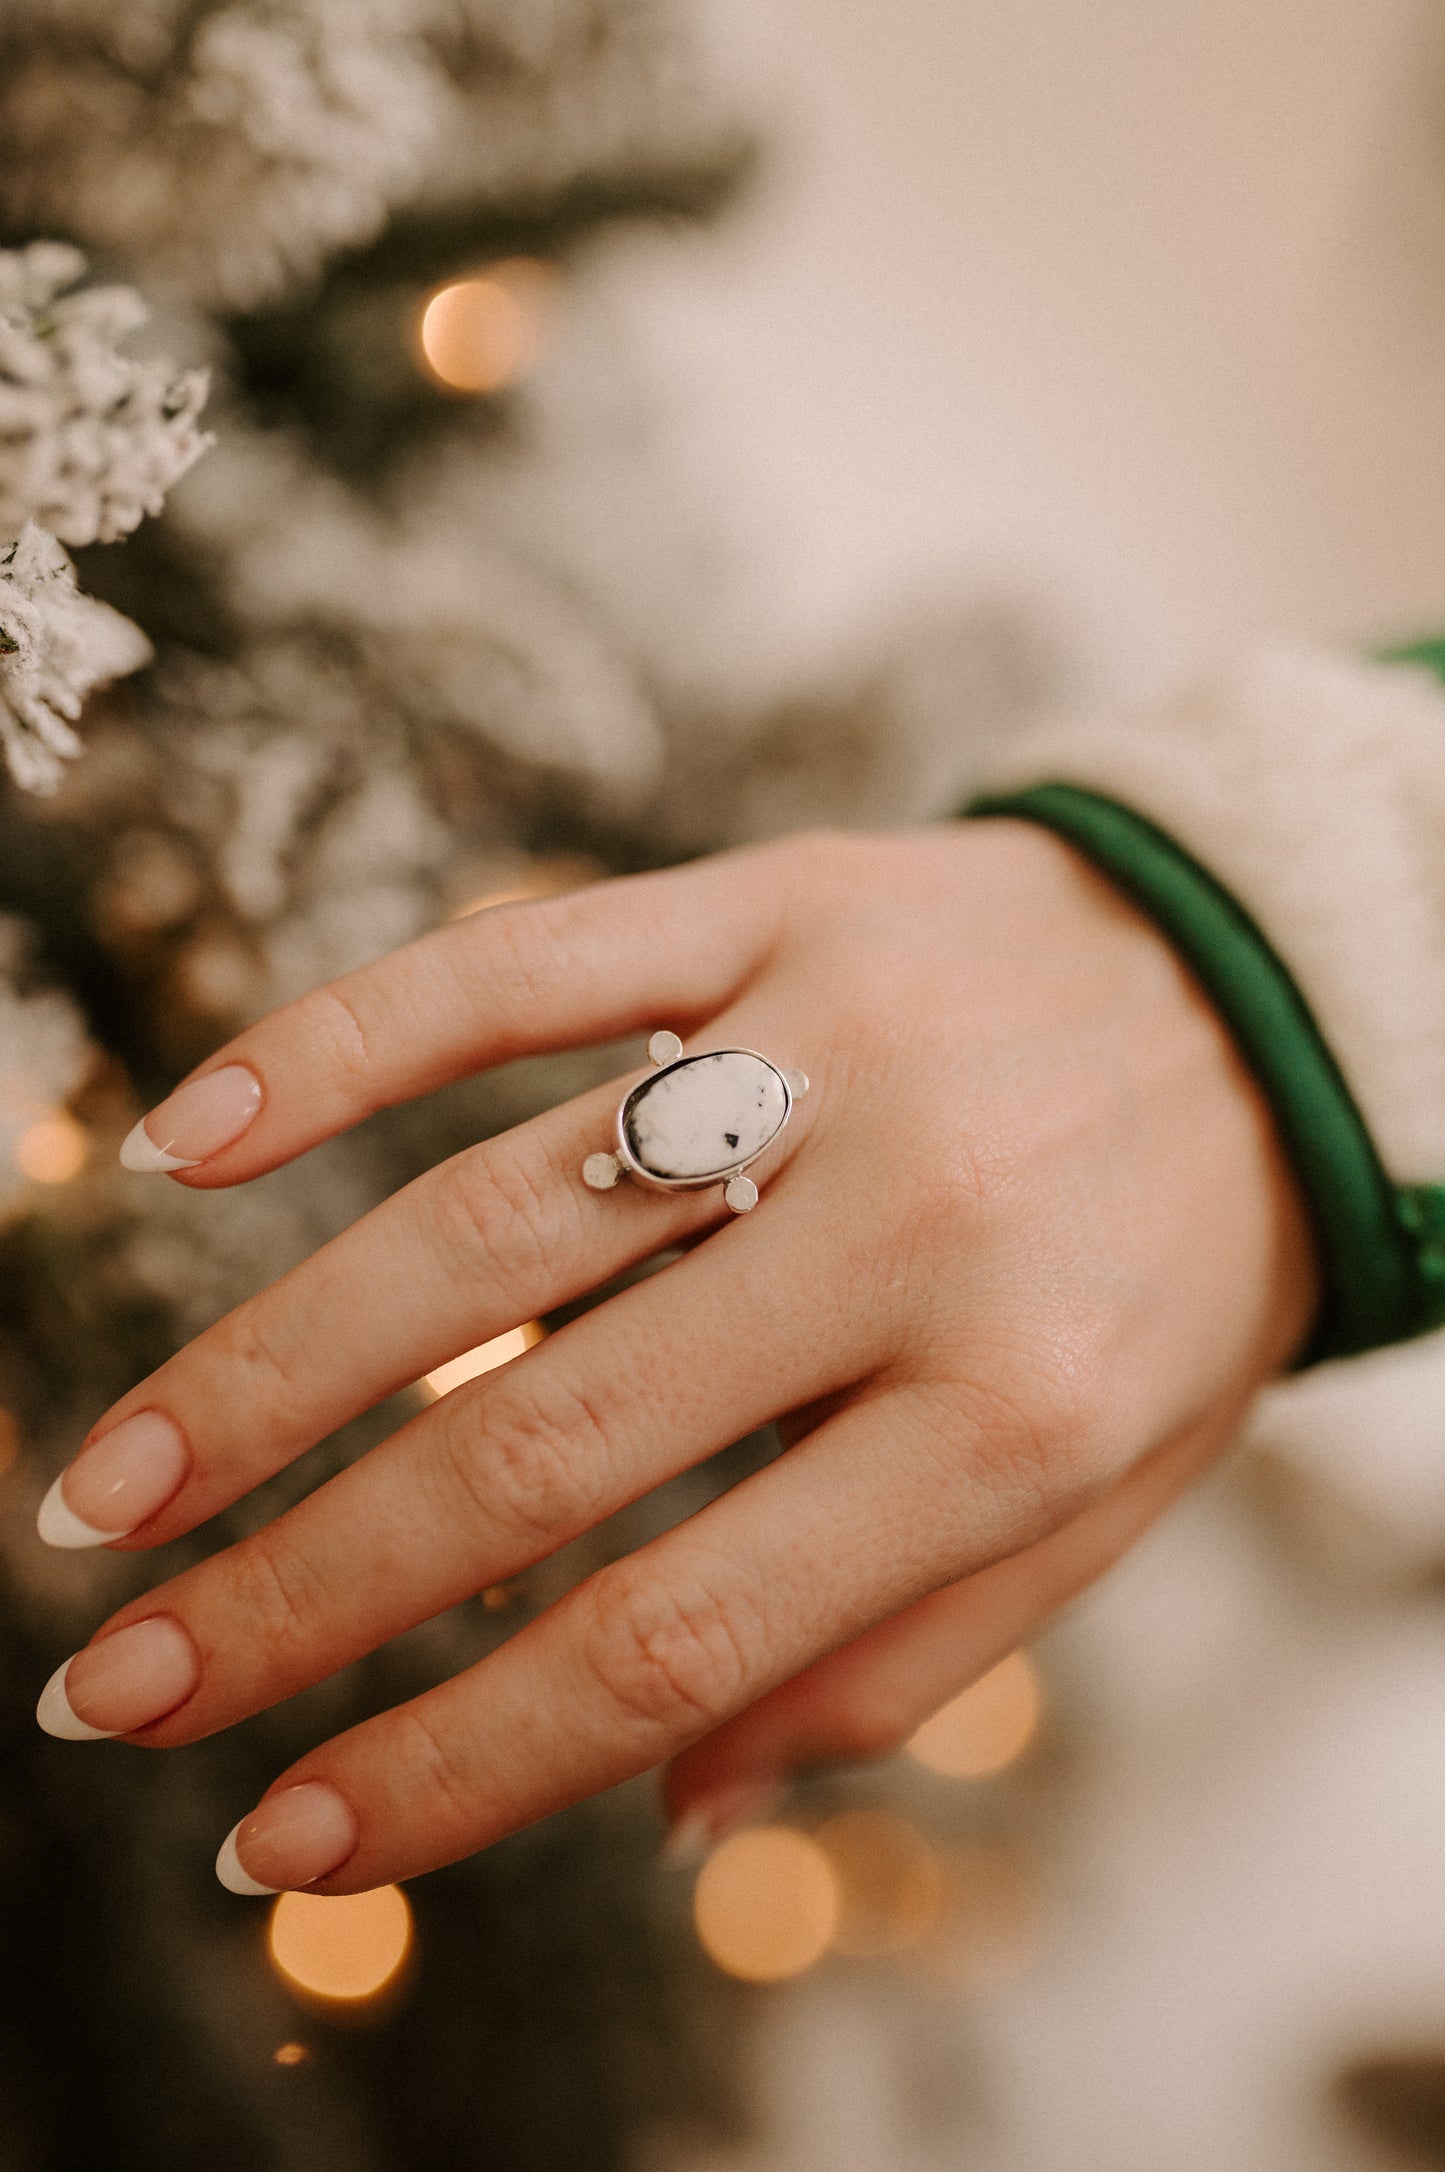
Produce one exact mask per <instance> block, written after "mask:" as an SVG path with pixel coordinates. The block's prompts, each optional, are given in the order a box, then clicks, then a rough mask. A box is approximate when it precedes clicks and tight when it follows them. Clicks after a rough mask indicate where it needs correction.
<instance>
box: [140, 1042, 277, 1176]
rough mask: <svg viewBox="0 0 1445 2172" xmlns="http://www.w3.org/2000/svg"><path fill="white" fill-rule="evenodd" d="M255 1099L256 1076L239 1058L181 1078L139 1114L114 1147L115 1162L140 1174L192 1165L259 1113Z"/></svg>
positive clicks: (231, 1138) (257, 1097) (257, 1089)
mask: <svg viewBox="0 0 1445 2172" xmlns="http://www.w3.org/2000/svg"><path fill="white" fill-rule="evenodd" d="M261 1098H262V1097H261V1081H260V1080H259V1079H258V1078H257V1076H256V1074H255V1072H254V1071H252V1070H249V1069H248V1068H247V1066H246V1065H245V1064H244V1063H227V1064H223V1065H222V1067H221V1069H220V1070H219V1071H208V1072H207V1073H206V1075H205V1077H204V1078H193V1079H187V1081H186V1083H185V1085H184V1086H178V1087H177V1088H176V1090H175V1092H174V1093H173V1094H171V1095H169V1096H168V1097H167V1098H166V1100H164V1101H162V1102H161V1104H160V1106H159V1107H158V1108H154V1109H152V1110H151V1112H150V1114H149V1116H143V1117H142V1118H141V1120H140V1122H139V1123H138V1124H137V1125H136V1126H135V1129H134V1130H133V1131H132V1132H130V1134H129V1135H128V1137H127V1138H126V1141H125V1144H124V1145H123V1146H122V1148H121V1150H120V1158H121V1163H122V1165H123V1166H124V1167H125V1168H127V1169H135V1170H138V1171H139V1172H140V1173H141V1174H142V1175H145V1176H149V1175H152V1174H153V1173H155V1172H156V1171H158V1170H171V1169H195V1168H197V1167H199V1165H200V1163H201V1162H203V1161H209V1160H210V1158H211V1156H212V1155H213V1154H219V1153H220V1151H221V1148H222V1147H223V1146H233V1145H234V1144H235V1142H236V1140H237V1139H239V1138H240V1136H241V1134H242V1132H243V1131H245V1130H246V1129H247V1127H248V1125H250V1124H251V1123H252V1122H253V1121H254V1120H255V1118H256V1117H257V1116H258V1115H259V1114H260V1109H261Z"/></svg>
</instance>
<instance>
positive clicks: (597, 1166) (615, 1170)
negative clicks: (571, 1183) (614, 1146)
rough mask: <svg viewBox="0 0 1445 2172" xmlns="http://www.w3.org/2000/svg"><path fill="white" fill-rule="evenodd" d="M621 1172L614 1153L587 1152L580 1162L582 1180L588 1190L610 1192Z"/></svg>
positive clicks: (620, 1166) (620, 1165)
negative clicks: (583, 1159) (581, 1162)
mask: <svg viewBox="0 0 1445 2172" xmlns="http://www.w3.org/2000/svg"><path fill="white" fill-rule="evenodd" d="M621 1174H622V1164H621V1163H620V1162H619V1161H618V1159H617V1156H616V1155H615V1154H589V1155H588V1156H587V1159H586V1161H584V1162H583V1164H582V1181H583V1183H584V1184H585V1185H586V1186H587V1188H588V1190H589V1191H594V1192H610V1191H611V1189H612V1187H613V1185H614V1184H615V1183H616V1182H617V1179H618V1178H619V1177H620V1176H621Z"/></svg>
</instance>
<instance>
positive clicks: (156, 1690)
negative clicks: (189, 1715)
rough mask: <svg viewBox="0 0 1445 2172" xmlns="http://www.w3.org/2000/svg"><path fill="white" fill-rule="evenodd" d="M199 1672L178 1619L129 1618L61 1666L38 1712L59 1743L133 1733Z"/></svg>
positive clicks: (177, 1699) (168, 1708) (161, 1712)
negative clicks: (132, 1620) (140, 1619)
mask: <svg viewBox="0 0 1445 2172" xmlns="http://www.w3.org/2000/svg"><path fill="white" fill-rule="evenodd" d="M200 1678H201V1663H200V1660H199V1659H198V1657H197V1656H196V1648H195V1646H194V1644H192V1642H191V1640H190V1638H189V1637H188V1636H187V1635H186V1632H185V1630H184V1629H183V1628H182V1627H181V1625H180V1623H179V1622H178V1621H172V1620H171V1619H170V1617H169V1615H166V1614H156V1615H153V1616H152V1618H151V1619H150V1620H149V1621H134V1622H131V1623H130V1625H129V1627H128V1628H125V1629H117V1630H116V1631H115V1633H114V1634H113V1635H112V1636H108V1637H102V1638H101V1639H100V1641H99V1643H97V1644H87V1646H86V1647H85V1650H84V1651H83V1652H77V1653H76V1654H75V1656H74V1658H72V1659H67V1660H66V1662H65V1664H64V1666H62V1667H57V1668H56V1670H55V1672H54V1674H52V1675H51V1677H50V1680H49V1681H48V1682H47V1683H46V1685H45V1687H44V1689H43V1690H42V1691H41V1693H40V1702H39V1704H38V1705H37V1706H36V1708H35V1717H36V1719H37V1720H38V1721H39V1722H40V1725H41V1726H42V1727H43V1728H44V1729H45V1732H46V1733H47V1734H48V1735H58V1736H59V1738H60V1740H61V1741H62V1742H100V1741H103V1740H105V1739H106V1737H108V1736H110V1735H128V1734H133V1733H134V1732H135V1730H136V1728H137V1727H148V1726H149V1725H150V1723H151V1721H152V1720H158V1719H163V1718H164V1717H165V1715H166V1713H167V1712H174V1711H175V1709H176V1706H177V1705H179V1704H184V1703H185V1701H186V1699H187V1697H189V1696H190V1694H191V1691H192V1690H193V1689H194V1688H195V1686H196V1684H197V1682H198V1681H199V1680H200Z"/></svg>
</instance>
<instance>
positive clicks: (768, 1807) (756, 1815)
mask: <svg viewBox="0 0 1445 2172" xmlns="http://www.w3.org/2000/svg"><path fill="white" fill-rule="evenodd" d="M782 1794H783V1791H782V1788H781V1787H780V1786H779V1785H778V1783H777V1781H776V1780H738V1781H736V1782H734V1783H733V1785H731V1786H730V1787H720V1788H718V1789H717V1790H716V1791H715V1793H713V1794H711V1795H703V1796H701V1797H700V1798H699V1799H698V1801H696V1802H695V1803H693V1804H692V1805H691V1807H690V1808H689V1809H687V1810H685V1811H684V1812H683V1814H682V1816H681V1817H680V1818H678V1820H677V1821H676V1823H675V1824H674V1825H673V1826H672V1828H671V1830H670V1831H669V1833H668V1835H667V1838H666V1839H665V1840H664V1841H663V1843H662V1848H661V1850H660V1853H659V1860H660V1861H661V1862H663V1863H665V1864H666V1865H667V1867H668V1869H669V1870H695V1869H696V1868H697V1866H698V1865H699V1863H702V1862H704V1861H705V1860H706V1858H707V1857H708V1856H709V1855H711V1853H712V1851H713V1849H714V1848H715V1847H716V1846H717V1844H718V1842H719V1841H720V1840H726V1838H727V1836H728V1834H729V1833H735V1832H736V1831H737V1830H738V1828H739V1826H742V1825H759V1824H761V1823H763V1821H764V1820H765V1819H766V1818H767V1817H769V1816H770V1815H771V1813H772V1812H773V1811H774V1810H775V1809H776V1808H777V1806H778V1804H779V1802H780V1801H781V1800H782Z"/></svg>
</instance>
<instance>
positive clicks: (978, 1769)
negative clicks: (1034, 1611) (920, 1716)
mask: <svg viewBox="0 0 1445 2172" xmlns="http://www.w3.org/2000/svg"><path fill="white" fill-rule="evenodd" d="M1042 1713H1043V1689H1042V1685H1041V1684H1040V1681H1039V1675H1038V1669H1037V1668H1036V1667H1035V1665H1034V1663H1033V1661H1032V1660H1031V1659H1030V1658H1029V1656H1028V1653H1027V1652H1011V1653H1010V1654H1009V1656H1008V1658H1007V1659H1004V1660H1000V1662H999V1664H998V1665H997V1666H996V1667H991V1668H990V1669H989V1672H988V1673H987V1674H985V1675H984V1676H983V1677H982V1679H981V1680H979V1681H977V1682H975V1683H974V1685H973V1687H972V1689H966V1690H965V1691H964V1692H963V1694H962V1696H961V1697H954V1698H952V1699H951V1700H950V1702H949V1703H948V1704H946V1705H945V1706H944V1707H943V1710H942V1711H941V1712H935V1713H934V1715H933V1717H932V1719H930V1720H925V1721H924V1723H923V1725H922V1726H921V1727H920V1728H919V1730H918V1732H917V1734H915V1735H913V1736H912V1737H910V1739H909V1741H908V1744H907V1749H908V1754H909V1756H910V1757H913V1758H916V1759H917V1761H918V1763H919V1764H920V1765H924V1766H926V1767H927V1769H928V1770H929V1771H930V1772H937V1773H941V1774H942V1775H943V1777H944V1778H945V1779H948V1780H982V1779H986V1778H987V1777H988V1775H989V1774H990V1773H992V1772H1002V1771H1003V1769H1004V1767H1005V1766H1006V1765H1011V1764H1012V1763H1013V1762H1014V1760H1015V1758H1018V1757H1022V1755H1023V1753H1024V1751H1025V1750H1026V1749H1027V1748H1028V1746H1029V1744H1030V1743H1031V1742H1032V1741H1033V1739H1034V1736H1035V1735H1036V1734H1037V1733H1038V1729H1039V1720H1040V1718H1041V1716H1042Z"/></svg>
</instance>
